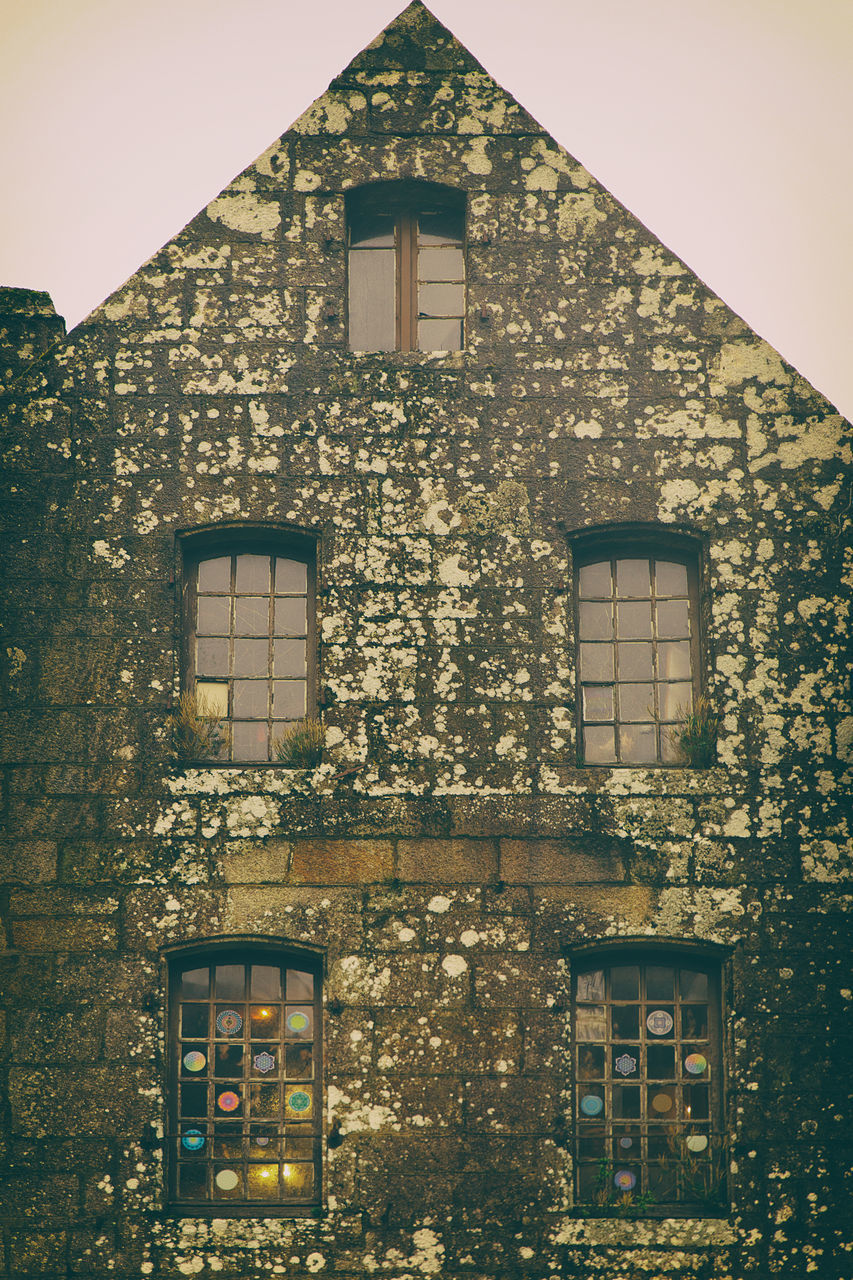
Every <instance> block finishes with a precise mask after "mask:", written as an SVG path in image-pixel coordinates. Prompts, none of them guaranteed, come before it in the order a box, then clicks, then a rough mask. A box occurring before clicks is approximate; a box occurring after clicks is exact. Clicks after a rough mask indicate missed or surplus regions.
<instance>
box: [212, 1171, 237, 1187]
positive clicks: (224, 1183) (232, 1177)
mask: <svg viewBox="0 0 853 1280" xmlns="http://www.w3.org/2000/svg"><path fill="white" fill-rule="evenodd" d="M239 1181H240V1178H239V1175H238V1174H236V1173H235V1172H234V1170H233V1169H220V1170H219V1173H217V1175H216V1185H217V1187H219V1190H220V1191H233V1190H234V1188H235V1187H236V1186H237V1183H238V1182H239Z"/></svg>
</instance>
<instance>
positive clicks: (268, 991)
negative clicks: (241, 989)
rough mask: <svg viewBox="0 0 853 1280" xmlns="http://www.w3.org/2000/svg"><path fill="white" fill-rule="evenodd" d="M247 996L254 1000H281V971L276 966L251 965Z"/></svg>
mask: <svg viewBox="0 0 853 1280" xmlns="http://www.w3.org/2000/svg"><path fill="white" fill-rule="evenodd" d="M249 994H250V995H251V996H252V997H253V999H255V1000H279V999H281V970H280V969H279V967H278V965H277V964H253V965H252V982H251V987H250V991H249Z"/></svg>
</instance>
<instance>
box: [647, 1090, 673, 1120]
mask: <svg viewBox="0 0 853 1280" xmlns="http://www.w3.org/2000/svg"><path fill="white" fill-rule="evenodd" d="M652 1110H653V1111H657V1113H658V1115H665V1114H666V1112H667V1111H671V1110H672V1098H671V1097H670V1096H669V1094H668V1093H656V1094H655V1096H654V1097H653V1098H652Z"/></svg>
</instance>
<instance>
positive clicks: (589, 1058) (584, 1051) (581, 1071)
mask: <svg viewBox="0 0 853 1280" xmlns="http://www.w3.org/2000/svg"><path fill="white" fill-rule="evenodd" d="M603 1078H604V1046H603V1045H602V1046H600V1047H599V1046H597V1045H591V1044H584V1045H581V1046H580V1048H579V1049H578V1079H579V1080H602V1079H603Z"/></svg>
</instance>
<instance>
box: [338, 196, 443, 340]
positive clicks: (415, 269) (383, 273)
mask: <svg viewBox="0 0 853 1280" xmlns="http://www.w3.org/2000/svg"><path fill="white" fill-rule="evenodd" d="M347 223H348V230H349V280H348V288H349V305H348V319H349V346H350V349H351V350H353V351H459V350H460V349H461V348H462V345H463V341H464V318H465V254H464V243H465V198H464V195H463V194H462V193H461V192H457V191H453V190H452V189H451V188H449V187H441V186H438V185H436V184H434V183H428V182H411V183H407V182H399V183H396V182H380V183H376V184H374V185H372V186H368V187H359V188H358V189H356V190H355V191H352V192H350V193H349V194H348V196H347Z"/></svg>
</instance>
